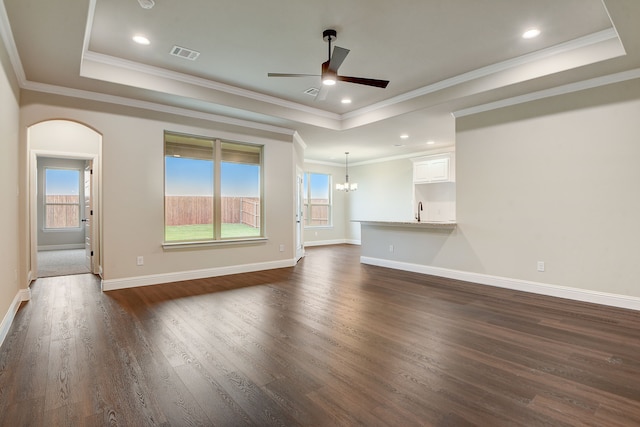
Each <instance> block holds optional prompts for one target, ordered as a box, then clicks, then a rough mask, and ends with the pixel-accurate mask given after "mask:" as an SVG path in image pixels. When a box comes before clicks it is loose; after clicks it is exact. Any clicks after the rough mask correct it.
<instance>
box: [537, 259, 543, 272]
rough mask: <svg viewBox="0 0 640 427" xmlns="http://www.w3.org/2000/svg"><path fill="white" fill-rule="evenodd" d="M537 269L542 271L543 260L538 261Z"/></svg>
mask: <svg viewBox="0 0 640 427" xmlns="http://www.w3.org/2000/svg"><path fill="white" fill-rule="evenodd" d="M538 271H544V261H538Z"/></svg>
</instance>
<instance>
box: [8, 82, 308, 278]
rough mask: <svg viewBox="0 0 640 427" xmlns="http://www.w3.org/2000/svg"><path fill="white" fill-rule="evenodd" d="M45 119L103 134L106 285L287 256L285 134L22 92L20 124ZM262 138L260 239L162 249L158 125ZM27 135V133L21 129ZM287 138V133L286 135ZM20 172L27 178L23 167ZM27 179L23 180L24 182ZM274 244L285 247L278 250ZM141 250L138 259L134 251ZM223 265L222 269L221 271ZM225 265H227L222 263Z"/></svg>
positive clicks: (290, 243) (290, 191)
mask: <svg viewBox="0 0 640 427" xmlns="http://www.w3.org/2000/svg"><path fill="white" fill-rule="evenodd" d="M51 118H63V119H68V120H75V121H78V122H80V123H83V124H85V125H87V126H90V127H92V128H93V129H95V130H96V131H98V132H99V133H101V134H102V234H103V241H102V247H103V278H104V280H105V283H107V282H109V283H112V284H113V287H124V286H132V285H134V284H148V283H151V282H161V281H166V280H171V279H176V280H178V279H180V278H181V277H183V276H180V274H176V273H181V272H183V273H185V274H189V273H191V274H195V275H197V274H199V273H202V274H205V275H206V274H208V273H212V272H213V271H214V270H215V269H224V268H228V267H232V266H243V265H244V266H247V265H249V266H250V265H259V266H263V267H264V266H269V265H273V266H277V265H283V264H287V263H291V262H292V260H293V258H294V252H293V251H294V249H295V248H294V245H295V240H294V234H293V231H294V227H293V226H292V224H294V218H293V212H294V209H293V196H294V191H295V181H294V180H293V179H292V177H294V176H295V160H294V159H295V157H296V155H295V153H294V148H293V144H292V142H291V140H292V138H291V135H283V134H276V133H272V132H265V131H259V130H256V129H251V128H239V127H238V126H231V125H225V124H220V123H213V122H208V121H204V120H196V119H190V118H187V117H181V116H172V115H169V114H163V113H154V112H149V111H142V110H137V109H133V108H127V107H122V106H113V105H109V104H102V103H98V102H92V101H82V100H78V99H72V98H66V97H61V96H54V95H45V94H38V93H33V92H28V91H25V92H23V102H22V108H21V130H23V129H26V128H27V127H28V126H30V125H31V124H33V123H37V122H40V121H43V120H47V119H51ZM165 130H171V131H176V132H182V133H188V134H194V135H202V136H209V137H220V138H223V139H225V138H226V139H230V140H234V141H246V142H253V143H259V144H264V145H265V149H264V169H265V175H264V184H265V221H266V223H265V231H266V235H267V237H268V240H267V242H264V243H256V244H250V245H247V244H244V245H217V246H209V247H202V248H197V249H194V248H189V249H181V250H166V249H163V247H162V242H163V239H164V237H163V236H164V232H163V230H164V148H163V132H164V131H165ZM23 137H24V138H26V135H24V136H23ZM286 138H288V140H286ZM21 176H22V177H23V178H24V179H25V180H26V172H25V173H22V174H21ZM25 185H26V184H25ZM24 233H25V235H27V231H26V230H25V231H24ZM280 245H284V249H285V250H284V251H283V252H280V250H279V248H280ZM137 256H144V265H143V266H137V265H136V257H137ZM221 271H222V270H221ZM225 271H230V270H225Z"/></svg>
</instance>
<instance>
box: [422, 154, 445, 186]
mask: <svg viewBox="0 0 640 427" xmlns="http://www.w3.org/2000/svg"><path fill="white" fill-rule="evenodd" d="M448 180H449V158H442V159H434V160H429V161H427V181H428V182H438V181H448Z"/></svg>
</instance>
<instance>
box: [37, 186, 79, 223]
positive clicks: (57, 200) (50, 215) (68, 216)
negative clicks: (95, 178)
mask: <svg viewBox="0 0 640 427" xmlns="http://www.w3.org/2000/svg"><path fill="white" fill-rule="evenodd" d="M46 205H47V206H46V212H45V228H70V227H79V226H80V198H79V196H71V195H61V194H58V195H49V196H47V198H46Z"/></svg>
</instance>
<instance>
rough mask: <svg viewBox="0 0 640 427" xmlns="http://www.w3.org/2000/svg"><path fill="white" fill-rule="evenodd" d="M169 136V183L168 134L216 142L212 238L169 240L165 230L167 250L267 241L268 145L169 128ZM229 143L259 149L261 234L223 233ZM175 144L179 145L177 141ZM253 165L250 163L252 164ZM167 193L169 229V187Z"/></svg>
mask: <svg viewBox="0 0 640 427" xmlns="http://www.w3.org/2000/svg"><path fill="white" fill-rule="evenodd" d="M164 134H165V137H164V138H163V145H164V150H165V152H164V156H163V168H164V177H165V178H164V179H165V180H164V182H165V185H166V157H167V156H169V155H170V154H169V153H168V148H167V135H170V136H178V137H186V138H196V139H198V140H201V141H210V142H211V143H212V153H211V155H212V159H211V161H212V162H213V200H212V203H213V206H212V209H213V238H211V239H198V240H193V241H185V240H165V239H166V234H164V233H163V235H164V236H165V237H163V247H164V248H165V249H171V248H180V247H185V246H206V245H219V244H236V243H240V244H241V243H244V242H255V241H264V240H267V239H266V237H265V221H264V211H265V209H264V206H265V200H264V145H261V144H252V143H245V142H236V141H229V140H222V139H218V138H211V137H205V136H195V135H185V134H181V133H178V132H171V131H165V133H164ZM226 144H230V145H233V146H237V147H238V148H239V151H241V150H240V147H242V146H245V147H248V148H250V149H251V151H255V150H256V149H258V150H259V154H258V156H259V163H256V164H257V165H259V166H260V172H259V185H260V190H259V198H260V209H259V217H260V220H259V223H260V224H259V227H260V234H259V236H249V237H237V238H223V237H222V236H221V229H222V201H221V199H222V190H221V188H222V179H221V170H222V167H221V166H222V163H223V162H225V160H226V161H227V162H229V160H228V159H224V155H223V151H224V150H223V149H222V146H223V145H226ZM174 145H175V144H174ZM253 156H255V154H253ZM238 163H242V161H239V162H238ZM248 164H250V163H248ZM164 195H165V203H164V205H165V211H164V212H165V215H164V216H165V218H164V220H163V226H164V227H165V230H166V226H167V225H166V224H167V218H166V196H167V192H166V188H165V191H164Z"/></svg>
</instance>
